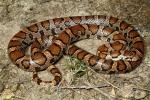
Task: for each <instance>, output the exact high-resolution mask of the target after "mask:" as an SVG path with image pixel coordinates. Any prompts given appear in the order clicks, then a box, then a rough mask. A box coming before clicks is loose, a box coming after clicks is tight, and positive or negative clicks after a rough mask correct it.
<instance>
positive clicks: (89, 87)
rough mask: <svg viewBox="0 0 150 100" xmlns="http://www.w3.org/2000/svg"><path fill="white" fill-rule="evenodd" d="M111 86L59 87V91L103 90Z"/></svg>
mask: <svg viewBox="0 0 150 100" xmlns="http://www.w3.org/2000/svg"><path fill="white" fill-rule="evenodd" d="M110 86H111V85H102V86H80V87H61V89H86V90H90V89H93V88H104V87H110Z"/></svg>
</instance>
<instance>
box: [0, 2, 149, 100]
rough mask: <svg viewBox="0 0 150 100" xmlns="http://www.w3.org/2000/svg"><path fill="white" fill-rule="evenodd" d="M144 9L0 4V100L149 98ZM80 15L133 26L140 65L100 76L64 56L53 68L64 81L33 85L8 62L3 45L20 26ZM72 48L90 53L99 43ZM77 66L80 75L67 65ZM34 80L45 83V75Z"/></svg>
mask: <svg viewBox="0 0 150 100" xmlns="http://www.w3.org/2000/svg"><path fill="white" fill-rule="evenodd" d="M149 5H150V0H0V100H150V45H149V44H150V34H149V33H150V17H149V16H150V7H149ZM83 15H111V16H115V17H118V18H121V19H124V20H126V21H127V22H128V23H131V24H132V25H133V26H135V27H136V29H138V31H139V32H140V35H141V36H142V37H143V39H144V42H145V57H144V59H143V61H142V63H141V65H140V66H139V67H138V68H136V69H135V70H134V71H132V72H131V73H127V74H123V75H104V74H98V73H96V72H94V71H92V70H91V69H89V68H84V67H83V66H84V64H82V62H79V61H78V60H76V59H74V58H73V59H72V58H70V57H64V58H63V59H62V60H61V61H60V62H58V64H57V66H60V69H61V71H62V74H63V80H64V81H63V82H62V85H60V86H58V87H51V86H50V85H49V84H41V85H37V84H36V83H35V82H33V81H32V73H29V72H25V71H23V70H21V69H19V68H17V67H16V66H15V65H14V64H13V63H12V62H11V61H10V60H9V58H8V53H7V45H8V42H9V40H10V39H11V37H12V36H13V35H14V34H15V33H16V32H18V31H19V30H20V29H21V28H23V27H25V26H28V25H30V24H31V23H35V22H39V21H42V20H46V19H51V18H56V17H66V16H83ZM77 45H78V46H80V47H83V48H86V50H89V51H90V52H95V51H96V47H97V46H98V45H99V44H98V42H97V41H93V40H89V41H88V42H87V41H86V42H85V41H81V42H80V43H78V44H77ZM68 60H70V62H69V61H68ZM74 62H75V63H74ZM77 64H79V66H82V68H81V69H82V70H81V69H80V73H81V74H82V75H81V74H80V75H76V74H77V72H78V73H79V71H77V70H78V69H76V68H75V69H73V68H70V67H68V66H70V65H75V66H78V65H77ZM40 76H41V77H43V78H44V79H50V78H49V77H50V75H49V73H47V71H44V72H41V73H40Z"/></svg>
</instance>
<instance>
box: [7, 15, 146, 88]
mask: <svg viewBox="0 0 150 100" xmlns="http://www.w3.org/2000/svg"><path fill="white" fill-rule="evenodd" d="M89 38H92V39H101V40H103V41H105V43H104V44H103V45H101V46H100V47H99V48H98V51H97V55H94V54H91V53H89V52H87V51H85V50H83V49H81V48H79V47H77V46H75V45H74V43H75V42H77V41H79V40H83V39H89ZM27 51H28V52H29V51H30V52H29V53H27ZM8 54H9V57H10V59H11V60H12V62H13V63H14V64H15V65H17V66H18V67H19V68H21V69H23V70H25V71H29V72H33V80H34V81H36V82H37V83H38V84H40V83H41V82H45V83H51V84H52V85H58V84H59V83H60V81H61V80H62V75H61V72H60V71H59V69H58V68H57V67H56V66H55V65H54V64H55V63H56V62H57V61H58V60H59V59H60V58H61V57H62V56H63V55H71V56H74V57H76V58H78V59H80V60H82V61H83V62H84V63H85V64H87V65H89V66H90V68H92V69H94V70H95V71H96V72H103V73H109V74H111V73H126V72H130V71H132V70H133V69H135V68H136V67H137V66H138V65H139V64H140V63H141V60H142V58H143V55H144V44H143V40H142V38H141V37H140V35H139V33H138V32H137V30H136V29H135V28H134V27H133V26H131V25H130V24H127V23H126V22H125V21H122V20H120V19H118V18H115V17H111V16H104V15H94V16H74V17H64V18H55V19H50V20H45V21H42V22H39V23H35V24H33V25H31V26H28V27H25V28H24V29H22V30H21V31H19V32H18V33H16V34H15V35H14V36H13V38H12V39H11V40H10V42H9V45H8ZM46 69H47V70H48V71H49V72H51V74H52V75H53V76H54V79H53V80H50V81H43V80H41V79H40V78H39V77H38V75H37V72H39V71H43V70H46Z"/></svg>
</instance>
